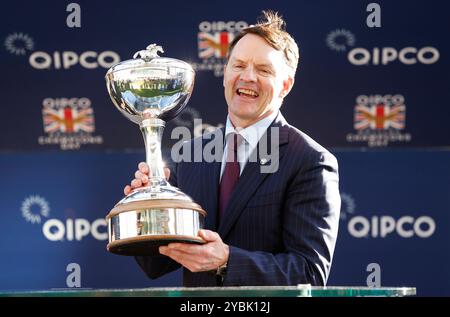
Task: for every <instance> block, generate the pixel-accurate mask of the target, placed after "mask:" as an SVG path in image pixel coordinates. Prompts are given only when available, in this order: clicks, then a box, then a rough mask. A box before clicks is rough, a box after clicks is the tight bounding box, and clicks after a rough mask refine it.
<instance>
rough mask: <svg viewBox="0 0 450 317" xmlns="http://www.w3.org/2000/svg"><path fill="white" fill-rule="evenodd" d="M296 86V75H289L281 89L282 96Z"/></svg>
mask: <svg viewBox="0 0 450 317" xmlns="http://www.w3.org/2000/svg"><path fill="white" fill-rule="evenodd" d="M292 86H294V77H291V76H288V77H287V78H286V79H285V80H283V89H282V90H281V93H280V97H281V98H284V97H286V96H287V95H288V94H289V92H290V91H291V89H292Z"/></svg>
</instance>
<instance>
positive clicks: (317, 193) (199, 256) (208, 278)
mask: <svg viewBox="0 0 450 317" xmlns="http://www.w3.org/2000/svg"><path fill="white" fill-rule="evenodd" d="M263 13H264V17H265V21H263V22H260V23H259V24H257V25H255V26H250V27H248V28H246V29H244V30H243V31H241V33H240V34H239V35H237V37H236V38H235V39H234V41H233V42H232V43H231V44H230V49H229V54H228V61H227V64H226V66H225V70H224V79H223V85H224V88H225V99H226V102H227V104H228V118H227V125H226V128H225V136H224V140H225V142H226V146H225V149H224V154H223V158H222V162H213V163H208V162H202V163H192V162H180V163H177V165H176V167H175V168H174V169H173V170H172V171H171V172H172V173H170V172H169V170H167V169H166V177H167V178H169V174H171V175H170V178H169V181H170V182H171V183H172V184H173V185H174V186H177V187H179V188H180V189H181V190H182V191H184V192H185V193H186V194H188V195H189V196H191V197H192V198H193V199H194V201H196V202H197V203H199V204H200V205H201V206H202V207H203V208H204V209H205V210H206V211H207V212H208V216H207V217H206V229H205V230H200V232H199V236H200V237H201V238H203V239H204V240H205V241H206V242H207V243H206V244H204V245H192V244H184V243H172V244H169V245H168V246H164V247H160V253H161V256H154V257H143V256H142V257H136V259H137V262H138V263H139V265H140V266H141V267H142V269H143V270H144V271H145V272H146V273H147V275H148V276H149V277H150V278H157V277H159V276H161V275H163V274H165V273H167V272H170V271H172V270H175V269H177V268H178V267H180V265H181V266H183V267H184V268H185V269H184V285H185V286H217V285H224V286H234V285H296V284H308V283H309V284H312V285H325V284H326V281H327V278H328V275H329V271H330V266H331V262H332V257H333V252H334V247H335V242H336V237H337V231H338V224H339V210H340V196H339V186H338V166H337V161H336V159H335V157H334V156H333V155H332V154H330V153H329V152H328V151H327V150H326V149H324V148H323V147H322V146H320V145H319V144H317V143H316V142H315V141H314V140H312V139H311V138H310V137H308V136H307V135H305V134H304V133H302V132H301V131H299V130H297V129H296V128H294V127H292V126H290V125H289V124H288V123H287V122H286V120H285V119H284V117H283V116H282V115H281V113H280V112H279V108H280V106H281V104H282V102H283V99H284V97H286V95H287V94H288V93H289V91H290V90H291V88H292V86H293V83H294V75H295V71H296V68H297V63H298V57H299V55H298V47H297V44H296V43H295V41H294V40H293V39H292V37H291V36H290V35H289V34H288V33H287V32H286V31H284V29H283V27H284V21H283V20H282V19H281V17H279V16H278V15H277V14H276V13H273V12H263ZM274 129H275V130H276V132H277V133H272V131H274ZM261 130H262V131H264V132H265V133H264V135H261V133H258V132H256V133H255V131H261ZM273 135H277V140H276V141H277V147H278V151H279V152H278V157H277V158H276V159H277V160H278V162H277V163H278V164H277V165H276V167H277V168H276V169H274V170H273V172H272V173H262V172H261V171H262V169H261V167H262V166H263V165H264V164H266V163H267V162H266V160H265V159H264V158H263V157H261V156H260V155H259V152H258V151H259V148H260V145H261V144H260V143H261V142H262V141H261V140H262V138H265V137H268V138H269V139H270V137H271V136H273ZM203 142H204V143H205V142H208V140H203ZM191 143H192V145H193V144H194V143H195V142H193V141H192V142H191ZM233 153H234V154H233ZM249 153H252V154H255V153H256V154H257V160H250V159H249V156H250V155H249ZM229 155H235V156H234V160H237V161H238V162H239V165H237V164H234V165H233V164H231V163H230V164H229V161H233V159H231V160H230V159H229V158H230V156H229ZM250 157H251V156H250ZM148 174H149V170H148V166H147V165H146V164H145V163H140V164H139V170H138V171H137V172H136V174H135V179H134V180H133V181H132V182H131V185H127V186H126V187H125V189H124V192H125V194H128V193H129V192H130V191H131V190H133V189H134V188H137V187H140V186H146V185H147V183H148ZM230 175H231V176H230ZM233 175H234V176H233ZM230 187H231V190H230Z"/></svg>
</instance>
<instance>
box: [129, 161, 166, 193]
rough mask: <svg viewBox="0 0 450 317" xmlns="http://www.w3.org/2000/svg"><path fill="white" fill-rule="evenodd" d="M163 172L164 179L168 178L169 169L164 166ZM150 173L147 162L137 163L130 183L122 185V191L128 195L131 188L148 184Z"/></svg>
mask: <svg viewBox="0 0 450 317" xmlns="http://www.w3.org/2000/svg"><path fill="white" fill-rule="evenodd" d="M164 174H165V177H166V180H168V179H169V177H170V170H169V169H168V168H167V167H164ZM151 175H152V171H151V170H150V168H149V167H148V165H147V163H145V162H141V163H139V165H138V170H137V171H136V173H134V179H133V180H132V181H131V183H130V185H127V186H125V187H124V189H123V193H124V194H125V195H128V194H129V193H130V192H131V191H132V190H133V189H136V188H139V187H146V186H148V178H149V176H151Z"/></svg>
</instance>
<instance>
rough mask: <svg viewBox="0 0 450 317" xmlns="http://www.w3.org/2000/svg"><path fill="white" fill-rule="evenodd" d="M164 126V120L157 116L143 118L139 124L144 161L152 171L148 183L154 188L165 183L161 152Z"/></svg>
mask: <svg viewBox="0 0 450 317" xmlns="http://www.w3.org/2000/svg"><path fill="white" fill-rule="evenodd" d="M164 126H165V122H164V121H163V120H161V119H157V118H149V119H145V120H143V121H142V122H141V124H140V128H141V132H142V135H143V137H144V143H145V155H146V162H147V165H148V166H149V167H150V170H151V171H152V175H151V177H149V185H150V187H151V188H154V189H156V187H159V185H160V184H166V178H165V175H164V162H163V160H162V153H161V139H162V134H163V131H164Z"/></svg>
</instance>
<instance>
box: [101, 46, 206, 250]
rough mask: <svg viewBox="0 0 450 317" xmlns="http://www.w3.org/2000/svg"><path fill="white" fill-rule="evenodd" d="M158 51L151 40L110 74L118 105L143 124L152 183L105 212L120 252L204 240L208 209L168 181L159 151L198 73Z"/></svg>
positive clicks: (112, 239) (113, 244) (111, 243)
mask: <svg viewBox="0 0 450 317" xmlns="http://www.w3.org/2000/svg"><path fill="white" fill-rule="evenodd" d="M158 52H162V53H163V52H164V51H163V49H162V47H161V46H157V45H156V44H151V45H149V46H148V47H147V49H146V50H142V51H139V52H137V53H136V54H134V56H133V59H132V60H127V61H124V62H121V63H118V64H116V65H114V66H113V67H111V68H110V69H109V70H108V72H107V73H106V84H107V88H108V92H109V95H110V96H111V99H112V101H113V103H114V105H115V106H116V108H117V109H119V110H120V112H121V113H122V114H123V115H125V117H127V118H128V119H129V120H131V121H133V122H134V123H137V124H139V127H140V129H141V131H142V134H143V136H144V141H145V152H146V161H147V164H148V165H149V167H150V169H151V171H152V176H151V177H150V179H149V186H148V187H143V188H138V189H135V190H133V191H132V192H131V193H130V194H129V195H127V196H126V197H124V198H123V199H122V200H121V201H119V202H118V203H117V204H116V205H115V206H114V208H113V209H112V210H111V211H110V212H109V214H108V216H107V217H106V220H107V222H108V235H109V243H108V246H107V249H108V251H110V252H112V253H116V254H121V255H155V254H159V252H158V247H159V246H160V245H166V244H168V243H170V242H187V243H204V241H203V240H202V239H201V238H200V237H198V236H197V233H198V230H200V229H202V228H203V226H204V218H205V217H206V212H205V211H204V210H203V209H202V207H201V206H200V205H198V204H196V203H195V202H194V201H193V200H192V198H190V197H189V196H187V195H186V194H184V193H183V192H181V191H180V190H179V189H178V188H176V187H173V186H171V185H170V184H169V183H168V182H167V181H166V180H165V177H164V163H163V160H162V155H161V138H162V134H163V130H164V126H165V121H168V120H171V119H173V118H175V117H176V116H177V115H178V114H179V113H180V112H181V111H182V110H183V109H184V107H185V106H186V104H187V102H188V100H189V97H190V96H191V93H192V89H193V87H194V78H195V73H194V70H193V69H192V67H191V66H190V65H189V64H188V63H185V62H183V61H180V60H177V59H172V58H163V57H159V56H158Z"/></svg>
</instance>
